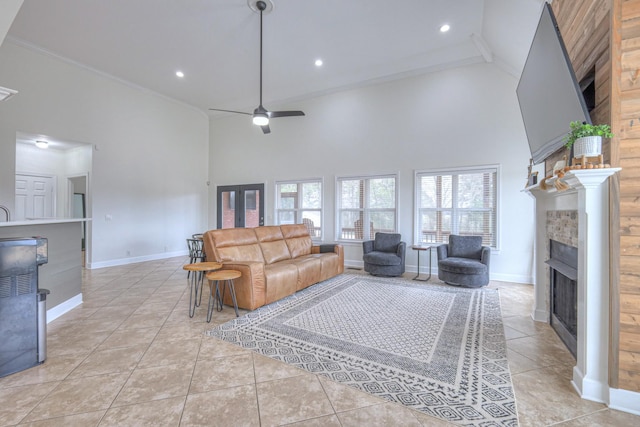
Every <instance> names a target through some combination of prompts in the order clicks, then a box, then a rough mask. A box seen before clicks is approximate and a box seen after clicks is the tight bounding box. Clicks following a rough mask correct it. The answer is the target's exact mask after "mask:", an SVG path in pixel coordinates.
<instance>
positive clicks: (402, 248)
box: [396, 242, 407, 265]
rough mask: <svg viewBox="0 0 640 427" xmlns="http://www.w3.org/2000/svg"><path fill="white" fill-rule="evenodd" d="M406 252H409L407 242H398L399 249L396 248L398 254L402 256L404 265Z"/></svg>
mask: <svg viewBox="0 0 640 427" xmlns="http://www.w3.org/2000/svg"><path fill="white" fill-rule="evenodd" d="M406 252H407V244H406V243H405V242H400V243H399V244H398V249H397V250H396V255H398V257H400V259H401V260H402V264H403V265H404V256H405V253H406Z"/></svg>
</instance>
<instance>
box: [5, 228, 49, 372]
mask: <svg viewBox="0 0 640 427" xmlns="http://www.w3.org/2000/svg"><path fill="white" fill-rule="evenodd" d="M48 260H49V259H48V241H47V239H46V238H39V237H30V238H2V239H0V343H1V344H0V377H4V376H6V375H9V374H13V373H15V372H19V371H22V370H24V369H27V368H31V367H33V366H35V365H38V364H40V363H42V362H44V360H45V358H46V342H47V341H46V339H47V330H46V329H47V319H46V317H47V314H46V295H47V294H48V293H49V291H48V290H47V289H39V288H38V267H39V266H40V265H42V264H46V263H47V262H48Z"/></svg>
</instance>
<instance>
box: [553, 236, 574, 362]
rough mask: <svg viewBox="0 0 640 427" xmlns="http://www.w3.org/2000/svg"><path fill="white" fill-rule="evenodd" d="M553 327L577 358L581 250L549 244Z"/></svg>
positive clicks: (557, 243) (556, 242) (555, 243)
mask: <svg viewBox="0 0 640 427" xmlns="http://www.w3.org/2000/svg"><path fill="white" fill-rule="evenodd" d="M546 263H547V264H548V265H549V284H550V291H549V294H550V298H551V300H550V304H549V309H550V315H551V317H550V319H551V321H550V323H551V327H552V328H553V329H554V330H555V331H556V333H557V334H558V336H559V337H560V339H561V340H562V342H564V344H565V345H566V346H567V348H568V349H569V351H570V352H571V354H573V357H576V350H577V338H578V282H577V280H578V248H576V247H573V246H569V245H565V244H564V243H562V242H559V241H557V240H550V241H549V260H548V261H546Z"/></svg>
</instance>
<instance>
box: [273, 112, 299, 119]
mask: <svg viewBox="0 0 640 427" xmlns="http://www.w3.org/2000/svg"><path fill="white" fill-rule="evenodd" d="M267 114H268V115H269V118H276V117H294V116H304V113H303V112H302V111H269V112H267Z"/></svg>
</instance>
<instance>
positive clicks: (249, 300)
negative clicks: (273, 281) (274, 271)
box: [222, 261, 267, 310]
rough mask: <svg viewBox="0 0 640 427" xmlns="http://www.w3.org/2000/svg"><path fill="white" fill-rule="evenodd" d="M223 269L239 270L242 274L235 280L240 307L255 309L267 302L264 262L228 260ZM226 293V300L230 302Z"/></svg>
mask: <svg viewBox="0 0 640 427" xmlns="http://www.w3.org/2000/svg"><path fill="white" fill-rule="evenodd" d="M222 270H237V271H239V272H240V273H241V274H242V276H241V277H239V278H237V279H235V280H234V281H233V284H234V288H235V291H236V296H237V299H238V307H241V308H244V309H247V310H255V309H256V308H258V307H262V306H263V305H265V304H266V300H267V290H266V278H265V274H264V264H263V263H261V262H254V261H227V262H223V263H222ZM228 294H229V295H225V302H227V303H228V301H227V297H228V296H229V297H230V293H228Z"/></svg>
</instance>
